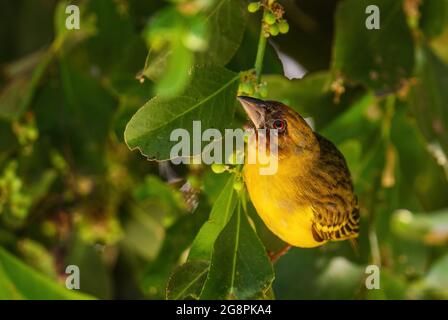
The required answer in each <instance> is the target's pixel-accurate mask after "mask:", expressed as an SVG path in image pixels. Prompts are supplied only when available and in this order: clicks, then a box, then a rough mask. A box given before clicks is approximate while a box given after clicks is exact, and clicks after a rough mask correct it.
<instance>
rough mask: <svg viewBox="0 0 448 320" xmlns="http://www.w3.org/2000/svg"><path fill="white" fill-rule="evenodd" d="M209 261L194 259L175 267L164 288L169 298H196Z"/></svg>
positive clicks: (202, 283)
mask: <svg viewBox="0 0 448 320" xmlns="http://www.w3.org/2000/svg"><path fill="white" fill-rule="evenodd" d="M208 269H209V262H208V261H202V260H195V261H190V262H187V263H185V264H183V265H181V266H180V267H179V268H177V269H175V270H174V272H173V275H172V276H171V277H170V280H169V282H168V286H167V289H166V298H167V299H169V300H185V299H198V298H199V295H200V293H201V290H202V286H203V285H204V282H205V279H206V278H207V272H208Z"/></svg>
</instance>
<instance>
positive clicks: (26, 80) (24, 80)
mask: <svg viewBox="0 0 448 320" xmlns="http://www.w3.org/2000/svg"><path fill="white" fill-rule="evenodd" d="M52 59H53V52H52V51H50V50H49V51H38V52H36V53H33V54H31V55H29V56H27V57H25V58H23V59H22V60H19V61H17V62H15V63H14V64H12V65H10V66H8V68H7V69H6V73H7V74H8V76H9V77H11V81H10V82H9V83H8V84H7V85H6V86H5V87H4V88H2V90H1V92H0V118H3V119H6V120H15V119H17V118H19V117H20V116H21V115H22V114H23V113H24V112H25V111H26V110H27V109H28V107H29V105H30V104H31V102H32V100H33V98H34V93H35V92H36V89H37V86H38V85H39V82H40V80H41V78H42V76H43V75H44V73H45V70H46V69H47V66H48V64H49V63H50V61H51V60H52Z"/></svg>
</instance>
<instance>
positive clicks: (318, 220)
mask: <svg viewBox="0 0 448 320" xmlns="http://www.w3.org/2000/svg"><path fill="white" fill-rule="evenodd" d="M238 100H239V101H240V103H241V104H242V106H243V107H244V110H245V111H246V113H247V115H248V116H249V118H250V120H251V121H252V123H253V125H254V126H255V128H256V129H266V131H267V132H268V130H270V129H277V130H278V154H277V160H278V169H277V172H276V173H275V174H273V175H261V174H260V170H259V169H260V166H262V164H260V163H255V164H250V163H248V162H247V161H246V163H245V165H244V171H243V175H244V180H245V183H246V186H247V190H248V192H249V196H250V199H251V201H252V203H253V205H254V207H255V209H256V210H257V212H258V214H259V216H260V217H261V219H262V220H263V221H264V223H265V224H266V226H267V227H268V228H269V229H270V230H271V231H272V232H273V233H274V234H275V235H276V236H278V237H279V238H280V239H282V240H283V241H284V242H286V243H288V244H290V245H293V246H296V247H303V248H312V247H317V246H321V245H323V244H325V243H326V242H328V241H332V240H346V239H354V238H356V237H357V236H358V232H359V208H358V202H357V197H356V195H355V194H354V192H353V184H352V181H351V177H350V171H349V170H348V167H347V164H346V162H345V159H344V156H343V155H342V153H341V152H339V150H338V149H337V148H336V147H335V146H334V144H333V143H331V142H330V141H328V140H327V139H325V138H324V137H322V136H321V135H319V134H318V133H316V132H313V130H312V129H311V128H310V126H309V125H308V124H307V123H306V121H305V120H304V119H303V118H302V117H301V116H300V115H299V114H298V113H297V112H295V111H294V110H293V109H291V108H290V107H288V106H286V105H284V104H282V103H280V102H276V101H263V100H259V99H255V98H251V97H244V96H240V97H238ZM257 134H258V135H260V134H261V133H260V132H259V133H257ZM266 136H267V137H269V134H266ZM258 138H259V136H258ZM251 141H252V142H251ZM256 141H257V140H256V139H250V140H249V144H248V153H249V152H250V151H252V152H257V151H258V150H253V149H254V148H255V149H257V148H258V144H257V142H256ZM250 149H252V150H250ZM266 149H268V148H266Z"/></svg>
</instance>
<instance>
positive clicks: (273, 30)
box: [269, 24, 280, 36]
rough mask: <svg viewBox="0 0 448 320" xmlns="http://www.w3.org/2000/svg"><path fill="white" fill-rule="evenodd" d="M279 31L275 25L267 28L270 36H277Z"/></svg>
mask: <svg viewBox="0 0 448 320" xmlns="http://www.w3.org/2000/svg"><path fill="white" fill-rule="evenodd" d="M279 31H280V30H279V29H278V25H277V24H273V25H272V26H270V27H269V32H270V34H272V35H273V36H276V35H278V33H279Z"/></svg>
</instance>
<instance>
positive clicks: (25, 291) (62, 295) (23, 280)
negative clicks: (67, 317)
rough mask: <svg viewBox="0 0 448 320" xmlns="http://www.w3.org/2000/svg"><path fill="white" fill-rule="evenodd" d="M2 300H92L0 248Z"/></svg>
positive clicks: (0, 292) (0, 294)
mask: <svg viewBox="0 0 448 320" xmlns="http://www.w3.org/2000/svg"><path fill="white" fill-rule="evenodd" d="M0 299H39V300H47V299H57V300H65V299H74V300H81V299H82V300H84V299H92V297H91V296H89V295H86V294H81V293H77V292H74V291H72V290H69V289H66V288H64V287H63V286H62V285H59V284H57V283H55V282H53V281H52V280H50V279H48V278H47V277H45V276H43V275H42V274H40V273H38V272H37V271H35V270H33V269H32V268H30V267H29V266H27V265H26V264H24V263H22V262H21V261H20V260H18V259H17V258H15V257H14V256H13V255H11V254H10V253H8V252H7V251H5V250H4V249H3V248H0Z"/></svg>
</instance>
